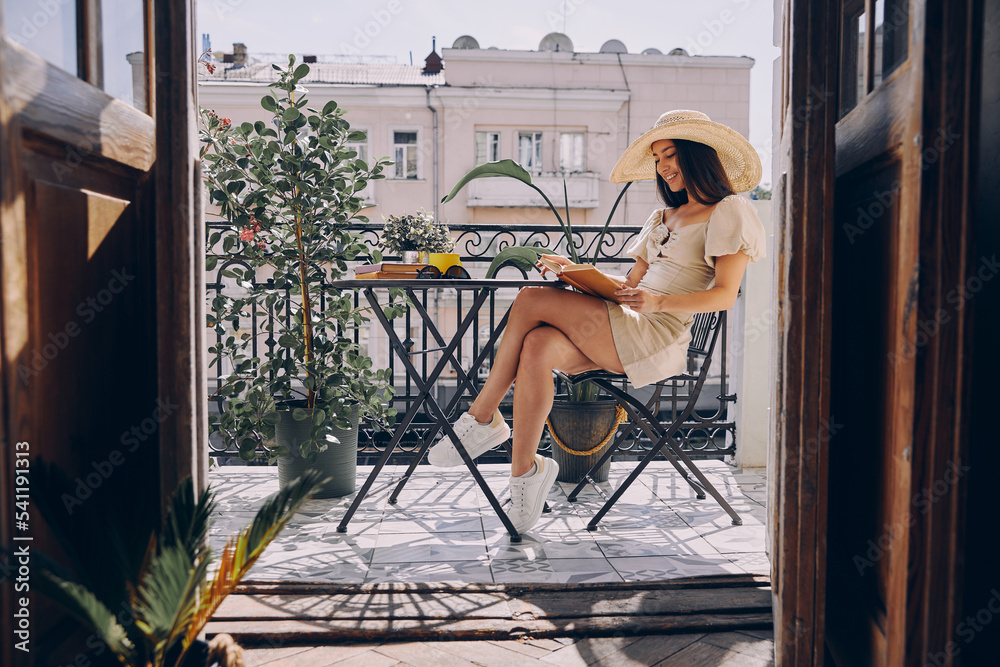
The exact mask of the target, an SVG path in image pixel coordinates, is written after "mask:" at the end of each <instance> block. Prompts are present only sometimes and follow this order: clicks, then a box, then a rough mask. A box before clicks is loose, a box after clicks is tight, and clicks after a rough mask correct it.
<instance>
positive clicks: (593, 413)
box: [548, 400, 618, 484]
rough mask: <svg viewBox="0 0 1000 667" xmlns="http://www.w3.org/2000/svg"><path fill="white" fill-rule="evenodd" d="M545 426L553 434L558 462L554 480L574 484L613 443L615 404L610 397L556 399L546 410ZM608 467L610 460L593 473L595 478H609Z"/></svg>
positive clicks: (598, 479) (603, 480)
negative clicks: (596, 399)
mask: <svg viewBox="0 0 1000 667" xmlns="http://www.w3.org/2000/svg"><path fill="white" fill-rule="evenodd" d="M548 426H549V433H550V434H551V435H552V458H554V459H555V461H556V463H558V464H559V476H558V477H557V478H556V480H557V481H560V482H569V483H572V484H576V483H577V482H579V481H580V480H582V479H583V476H584V475H586V474H587V471H589V470H590V469H591V468H592V467H593V466H594V464H595V463H597V460H598V459H599V458H601V455H602V454H604V452H605V451H607V448H608V447H610V446H611V443H613V442H614V433H615V431H616V430H617V429H618V404H617V403H615V401H613V400H604V401H578V402H569V401H559V400H557V401H555V402H554V403H553V404H552V410H551V411H550V412H549V420H548ZM609 435H610V436H611V437H609ZM602 443H603V446H602ZM610 469H611V460H610V459H609V460H608V461H607V462H606V463H605V464H604V465H602V466H601V467H600V468H599V469H598V470H597V472H596V473H595V474H594V475H593V479H594V481H595V482H606V481H608V472H609V470H610Z"/></svg>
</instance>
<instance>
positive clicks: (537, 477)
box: [507, 454, 559, 533]
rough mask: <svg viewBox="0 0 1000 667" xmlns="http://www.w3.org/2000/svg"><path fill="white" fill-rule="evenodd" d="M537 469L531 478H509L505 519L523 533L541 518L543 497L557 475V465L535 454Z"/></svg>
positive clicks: (543, 505) (546, 494)
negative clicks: (508, 500)
mask: <svg viewBox="0 0 1000 667" xmlns="http://www.w3.org/2000/svg"><path fill="white" fill-rule="evenodd" d="M535 464H536V465H537V466H538V468H537V469H536V470H535V474H534V475H532V476H531V477H513V476H512V477H511V478H510V504H511V507H510V510H509V511H508V512H507V517H508V518H509V519H510V522H511V523H512V524H514V530H516V531H517V532H519V533H523V532H525V531H526V530H529V529H530V528H531V527H532V526H534V525H535V523H537V522H538V518H539V517H540V516H542V508H543V507H545V497H546V496H548V495H549V489H551V488H552V485H553V484H554V483H555V481H556V477H557V476H558V475H559V464H558V463H556V462H555V461H553V460H552V459H548V458H545V457H544V456H539V455H538V454H535Z"/></svg>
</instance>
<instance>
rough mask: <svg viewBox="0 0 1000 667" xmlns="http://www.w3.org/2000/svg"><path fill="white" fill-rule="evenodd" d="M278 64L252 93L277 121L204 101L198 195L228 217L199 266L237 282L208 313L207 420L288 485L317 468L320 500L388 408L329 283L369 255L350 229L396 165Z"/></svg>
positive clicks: (350, 309) (349, 475) (294, 69)
mask: <svg viewBox="0 0 1000 667" xmlns="http://www.w3.org/2000/svg"><path fill="white" fill-rule="evenodd" d="M274 68H275V69H276V70H278V71H279V72H280V74H279V78H278V80H277V81H276V82H275V83H272V84H271V85H270V90H269V92H268V94H267V95H265V96H264V97H263V98H262V99H261V102H260V104H261V107H262V108H263V109H264V111H266V112H267V113H268V114H270V116H271V122H269V123H265V122H263V121H257V122H255V123H242V124H240V125H237V124H235V123H232V122H231V121H230V120H229V119H228V118H220V117H219V116H218V115H217V114H216V113H215V112H214V111H208V110H202V120H203V127H202V130H201V141H202V142H203V145H202V149H201V158H202V170H203V175H204V180H205V185H206V190H207V192H208V195H209V197H210V201H211V203H212V204H214V205H217V206H218V208H219V213H220V215H221V217H222V218H223V219H224V220H225V226H224V228H223V229H221V230H220V229H209V230H208V231H209V233H208V239H207V241H208V259H207V268H208V270H210V271H211V270H214V269H215V268H216V267H217V266H218V267H219V270H220V274H221V276H222V277H223V278H225V279H228V280H229V281H230V282H231V283H232V289H231V290H229V291H230V293H228V294H227V293H225V292H221V293H220V294H219V295H218V296H216V297H215V298H214V299H213V300H212V303H211V311H212V312H211V315H210V316H209V326H211V327H213V328H214V330H215V332H216V333H217V334H218V337H219V338H220V342H219V344H218V345H216V346H214V347H212V348H211V349H210V352H211V354H212V357H213V360H212V363H217V364H219V366H220V367H219V373H220V375H223V374H224V373H225V375H224V377H223V378H222V383H221V387H220V388H219V389H218V390H217V391H216V393H215V394H214V395H213V397H214V398H221V399H223V400H224V402H225V403H224V409H223V410H222V412H221V414H220V415H219V416H218V417H216V418H213V420H212V426H213V428H214V429H215V430H217V431H218V433H219V434H221V436H222V437H223V439H224V441H225V443H226V444H227V445H228V446H232V447H235V448H236V449H237V450H238V451H239V455H240V458H242V459H244V460H252V459H254V458H255V457H256V456H258V455H259V453H260V452H261V451H266V452H267V454H268V456H269V459H270V460H271V461H273V460H275V459H276V460H277V462H278V478H279V481H280V482H281V483H282V484H285V483H286V482H287V481H289V480H291V479H294V478H295V477H297V476H299V475H300V474H301V471H302V469H303V468H305V467H307V466H318V467H320V469H322V470H323V471H324V472H326V473H327V474H328V475H330V476H331V477H332V481H330V482H329V483H328V484H327V485H326V486H325V487H324V488H323V490H322V491H321V492H320V493H318V494H317V496H318V497H330V496H342V495H346V494H348V493H351V492H352V491H353V490H354V479H355V470H356V462H357V446H356V442H357V431H358V422H359V420H360V419H362V418H364V419H368V420H370V421H371V422H373V423H375V424H376V425H379V426H383V427H389V426H391V425H392V423H393V421H394V419H395V410H394V409H392V408H391V407H390V404H391V398H392V395H393V389H392V386H391V384H390V381H391V376H390V371H389V370H387V369H380V370H373V369H372V361H371V359H370V358H369V357H368V356H367V355H366V354H364V353H363V351H362V350H361V349H360V348H359V346H358V344H357V343H355V342H354V337H353V331H354V329H356V328H357V327H359V326H361V325H362V324H363V323H364V322H366V321H367V318H366V316H365V309H362V308H359V307H356V306H355V305H354V299H353V292H352V291H341V290H334V289H331V288H330V287H329V284H330V281H332V280H336V279H339V278H341V277H343V276H344V274H345V273H346V272H347V262H349V261H351V260H354V259H355V258H356V257H358V256H359V255H362V254H366V253H367V252H368V248H367V247H366V246H365V244H364V243H363V242H362V240H361V237H360V236H359V235H358V234H356V233H354V232H352V231H351V230H350V229H349V228H348V227H349V225H350V224H351V223H352V222H353V221H358V222H367V221H368V218H366V217H364V216H362V215H360V212H361V210H362V209H363V208H364V207H365V204H364V202H363V199H362V197H361V196H360V193H361V191H362V190H364V188H365V187H366V186H367V185H368V183H369V182H370V181H373V180H375V179H380V178H384V176H383V175H382V170H383V168H384V167H385V166H386V165H387V164H391V163H390V162H388V161H386V160H376V161H374V162H373V163H372V164H367V163H366V162H365V161H363V160H361V159H359V158H358V155H357V152H356V151H354V150H353V149H352V148H351V147H350V145H349V144H350V142H356V141H359V140H362V139H364V133H362V132H356V131H352V130H351V129H350V125H349V123H348V122H347V120H346V119H345V118H344V115H345V111H344V110H343V109H342V108H340V107H338V106H337V103H336V102H334V101H330V102H327V103H326V104H325V105H324V106H323V108H322V109H319V110H317V109H313V108H310V107H309V106H307V105H308V102H307V99H306V97H305V94H306V92H307V91H306V90H305V89H304V88H303V87H302V86H301V85H300V83H299V82H300V81H301V80H302V78H303V77H305V76H306V75H307V74H308V72H309V66H308V65H306V64H304V63H303V64H300V65H298V66H296V65H295V57H294V56H291V55H290V56H289V57H288V66H287V67H286V68H280V67H279V66H277V65H274ZM372 255H373V256H375V257H376V260H375V261H380V257H378V253H377V252H375V253H372ZM220 260H221V262H222V264H221V265H220V264H219V262H220ZM262 276H263V278H262ZM267 276H269V279H267V278H266V277H267ZM259 278H260V279H259ZM404 307H405V306H398V305H392V304H390V305H389V306H388V307H387V309H386V312H387V314H389V316H390V317H392V316H395V315H397V314H398V312H397V311H401V310H402V309H403V308H404ZM272 314H273V316H272ZM251 317H256V318H257V320H258V321H259V322H263V325H262V326H261V327H260V328H261V332H260V333H259V334H258V335H259V338H258V341H257V342H258V346H259V349H260V350H262V352H260V353H259V355H258V356H256V357H255V356H252V349H253V348H252V343H253V342H254V340H253V339H254V335H255V334H254V332H252V331H246V330H243V329H241V325H245V324H247V323H249V322H250V318H251ZM223 360H226V361H227V362H228V369H223V368H222V361H223Z"/></svg>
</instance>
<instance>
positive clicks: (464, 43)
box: [451, 35, 479, 49]
mask: <svg viewBox="0 0 1000 667" xmlns="http://www.w3.org/2000/svg"><path fill="white" fill-rule="evenodd" d="M451 48H453V49H478V48H479V42H477V41H476V38H475V37H473V36H472V35H462V36H461V37H459V38H458V39H456V40H455V43H454V44H452V45H451Z"/></svg>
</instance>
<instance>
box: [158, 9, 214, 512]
mask: <svg viewBox="0 0 1000 667" xmlns="http://www.w3.org/2000/svg"><path fill="white" fill-rule="evenodd" d="M152 5H153V13H152V15H153V22H152V23H153V26H154V32H155V34H156V35H161V36H162V35H169V36H170V39H157V40H155V47H154V54H153V58H152V59H151V60H152V62H153V67H152V72H153V75H152V76H151V79H150V86H149V90H150V91H151V94H150V98H151V99H150V108H151V109H154V114H155V118H156V166H155V167H154V170H155V174H154V177H155V179H156V181H155V192H156V221H157V224H156V230H157V238H156V263H157V268H156V275H157V320H158V322H157V339H158V346H159V350H158V357H159V363H158V368H159V388H160V398H161V400H164V401H167V400H169V401H172V402H173V403H174V404H177V405H179V408H178V411H177V413H176V415H177V417H176V419H170V420H167V422H165V423H164V424H163V425H162V426H161V430H160V488H161V491H162V496H163V498H164V500H166V498H167V497H168V495H169V494H171V493H173V490H174V489H176V488H177V486H178V484H179V483H180V481H181V480H182V479H183V478H184V477H186V476H188V475H191V476H192V477H193V478H194V481H195V485H196V488H204V487H205V486H206V485H207V483H208V414H207V400H206V398H205V393H206V388H207V383H206V372H207V371H206V369H207V361H206V357H205V294H206V291H205V272H204V268H205V264H204V255H205V252H204V250H205V220H204V215H203V211H202V202H201V172H200V168H199V161H198V113H197V109H198V96H197V88H196V86H197V76H196V70H195V67H196V62H195V61H194V56H193V54H194V53H195V50H194V49H195V25H194V22H195V13H194V0H169V1H168V0H160V1H155V2H152Z"/></svg>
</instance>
